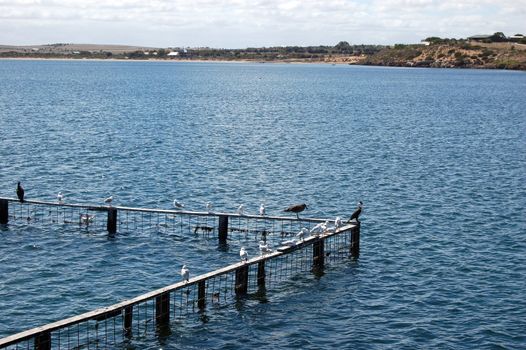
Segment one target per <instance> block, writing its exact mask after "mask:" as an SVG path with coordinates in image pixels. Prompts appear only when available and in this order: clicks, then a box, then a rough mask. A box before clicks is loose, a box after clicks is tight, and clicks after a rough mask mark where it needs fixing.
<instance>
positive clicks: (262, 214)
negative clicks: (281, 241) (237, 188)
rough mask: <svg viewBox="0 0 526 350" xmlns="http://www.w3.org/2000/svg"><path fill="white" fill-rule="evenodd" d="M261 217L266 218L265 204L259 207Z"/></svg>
mask: <svg viewBox="0 0 526 350" xmlns="http://www.w3.org/2000/svg"><path fill="white" fill-rule="evenodd" d="M259 215H261V216H265V204H263V203H261V204H260V205H259Z"/></svg>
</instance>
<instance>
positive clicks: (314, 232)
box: [174, 201, 363, 282]
mask: <svg viewBox="0 0 526 350" xmlns="http://www.w3.org/2000/svg"><path fill="white" fill-rule="evenodd" d="M174 203H175V201H174ZM261 208H263V212H261ZM305 208H307V205H306V204H295V205H292V206H290V207H289V208H287V209H285V211H291V212H295V213H296V214H298V213H300V212H302V211H303V210H305ZM362 208H363V202H362V201H360V202H358V207H357V208H356V210H355V211H354V213H353V214H352V215H351V218H350V219H349V220H348V221H347V223H350V222H352V221H353V220H355V222H358V223H359V220H358V217H359V216H360V214H361V212H362ZM240 209H244V206H243V205H241V206H240ZM264 210H265V207H264V206H263V204H261V207H260V215H265V212H264ZM238 213H239V210H238ZM239 214H240V215H242V213H239ZM343 225H344V223H343V220H342V218H341V217H339V216H338V217H336V219H335V220H334V225H331V224H330V221H329V220H326V221H325V222H320V223H319V224H317V225H315V226H314V227H313V228H312V229H311V230H309V229H308V228H306V227H303V228H302V229H301V230H300V231H299V232H298V233H297V234H296V236H295V237H294V238H293V239H291V240H285V241H282V242H281V247H287V248H288V247H294V246H295V245H297V244H299V243H302V242H303V241H304V240H305V237H306V236H307V235H311V236H315V237H318V236H319V235H320V234H322V233H334V232H335V231H336V229H338V228H340V227H342V226H343ZM258 248H259V254H260V255H266V254H270V253H272V252H273V249H272V247H271V246H270V244H269V243H268V242H266V241H259V247H258ZM239 258H240V259H241V261H242V262H243V263H246V262H248V252H247V249H246V248H245V247H241V249H240V250H239ZM181 278H182V280H183V281H185V282H188V280H189V279H190V270H189V269H188V266H186V264H185V265H183V267H182V268H181Z"/></svg>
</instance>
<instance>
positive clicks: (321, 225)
mask: <svg viewBox="0 0 526 350" xmlns="http://www.w3.org/2000/svg"><path fill="white" fill-rule="evenodd" d="M326 229H327V224H326V223H325V222H320V223H319V224H317V225H316V226H314V227H313V228H312V230H310V233H311V235H313V236H319V235H320V234H321V233H323V232H325V230H326Z"/></svg>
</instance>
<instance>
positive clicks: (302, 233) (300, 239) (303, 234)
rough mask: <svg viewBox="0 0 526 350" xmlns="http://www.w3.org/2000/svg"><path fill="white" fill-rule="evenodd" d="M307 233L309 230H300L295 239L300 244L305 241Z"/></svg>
mask: <svg viewBox="0 0 526 350" xmlns="http://www.w3.org/2000/svg"><path fill="white" fill-rule="evenodd" d="M307 233H309V230H308V229H307V228H306V227H304V228H302V229H301V230H300V232H298V234H297V235H296V238H297V239H298V240H299V241H300V242H303V241H304V240H305V234H307Z"/></svg>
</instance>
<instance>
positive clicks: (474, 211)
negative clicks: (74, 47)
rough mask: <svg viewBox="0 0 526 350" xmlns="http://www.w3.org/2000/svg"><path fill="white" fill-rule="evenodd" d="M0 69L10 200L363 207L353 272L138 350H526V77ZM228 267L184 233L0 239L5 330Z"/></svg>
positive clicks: (63, 65) (105, 67)
mask: <svg viewBox="0 0 526 350" xmlns="http://www.w3.org/2000/svg"><path fill="white" fill-rule="evenodd" d="M0 77H1V79H0V140H1V147H0V159H1V161H0V162H1V163H0V164H1V171H0V196H9V197H12V196H14V189H15V186H16V181H17V180H19V179H20V180H21V181H22V182H23V184H24V185H25V187H26V195H27V197H31V198H38V199H49V200H54V198H55V195H56V193H57V192H58V191H59V190H62V192H64V194H65V195H66V199H67V200H68V201H71V202H81V203H85V202H89V203H100V202H101V199H102V198H104V197H106V196H108V195H109V194H113V195H114V197H115V201H116V202H117V204H118V205H129V206H142V207H151V208H169V207H170V203H171V201H172V200H173V198H178V199H179V200H182V201H184V202H186V203H187V207H190V208H195V209H199V210H202V209H203V208H204V205H203V203H204V202H205V201H207V200H211V201H212V202H213V203H214V204H215V207H216V208H218V209H221V210H228V211H232V210H234V209H235V208H236V207H237V206H238V205H239V204H240V203H245V205H246V206H247V207H248V210H249V211H252V212H256V210H257V207H258V205H259V202H260V201H262V200H265V201H266V203H267V210H268V212H270V213H274V214H278V213H279V212H280V210H281V209H282V208H284V207H286V206H287V205H289V204H290V203H293V202H298V201H305V202H307V203H309V204H310V206H309V209H308V214H309V216H321V217H325V216H328V217H334V216H336V215H349V214H350V213H351V212H352V210H353V209H354V206H355V203H356V201H357V200H360V199H361V200H363V201H364V202H365V205H366V208H365V209H366V210H365V212H364V214H363V219H362V222H363V224H362V230H361V231H362V241H361V255H360V258H359V260H358V261H349V262H348V263H344V264H341V265H338V266H332V267H330V268H329V269H327V270H326V271H325V272H326V274H325V275H324V276H323V277H321V278H316V277H315V276H309V275H305V276H304V275H301V276H297V277H296V278H293V279H291V280H290V281H288V282H286V283H284V284H283V285H281V286H280V287H279V288H276V289H275V290H270V291H268V295H267V302H261V300H250V299H249V300H247V301H246V302H245V303H242V304H240V305H236V306H235V307H229V308H223V309H219V310H213V311H212V312H209V313H208V314H207V317H208V319H207V321H206V322H203V321H202V320H199V319H197V316H196V319H195V320H193V319H189V320H187V321H184V322H180V324H178V325H177V327H173V330H172V334H171V335H170V336H167V337H166V338H165V339H161V340H158V339H156V338H152V339H146V340H144V343H138V344H136V346H137V347H138V348H152V349H155V348H160V347H163V348H175V347H178V348H207V347H213V348H254V347H258V346H259V347H269V346H270V345H272V346H276V347H281V348H298V347H303V348H309V349H318V348H326V349H332V348H335V347H339V348H354V349H371V348H382V349H383V348H392V349H403V348H406V349H414V348H444V349H447V348H451V349H459V348H465V349H473V348H487V349H498V348H517V349H520V348H524V347H525V346H526V336H525V335H524V330H525V329H526V292H525V291H526V239H525V234H526V209H525V208H526V136H525V135H526V112H525V108H524V101H525V98H526V75H525V74H524V73H521V72H506V71H487V70H435V69H396V68H374V67H352V66H328V65H278V64H272V65H269V64H265V65H262V64H219V63H165V62H156V63H152V62H93V61H88V62H85V61H80V62H79V61H77V62H64V61H31V62H26V61H0ZM186 245H192V246H193V247H197V249H198V251H197V252H196V251H195V250H193V251H192V253H189V252H188V251H187V250H185V248H184V247H185V246H186ZM208 254H211V255H210V256H213V257H214V258H213V259H212V260H211V261H212V262H211V265H208V266H206V264H204V263H200V262H199V261H202V259H201V258H200V255H208ZM159 256H162V257H163V258H162V259H160V258H158V257H159ZM235 257H236V252H235V251H234V252H228V251H227V252H219V251H218V250H217V246H215V245H214V242H213V241H210V242H206V241H196V240H195V238H192V237H189V238H187V239H182V240H175V239H174V238H173V237H167V236H163V235H159V234H153V233H152V234H145V233H142V234H138V233H133V232H127V233H123V234H120V235H117V236H116V237H115V238H114V239H111V238H108V237H107V236H106V235H104V234H102V233H101V234H97V233H90V234H86V233H79V232H77V231H74V230H70V229H66V228H63V227H46V228H38V227H34V226H24V225H16V226H14V225H10V226H8V227H4V228H2V229H1V230H0V276H1V277H0V336H7V335H9V334H12V333H14V332H18V331H21V330H24V329H27V328H29V327H33V326H37V325H41V324H43V323H46V322H50V321H54V320H57V319H60V318H62V317H66V316H71V315H73V314H75V313H79V312H84V311H88V310H91V309H93V308H96V307H100V306H105V305H108V304H111V303H114V302H118V301H121V300H123V299H125V298H127V297H132V296H135V295H138V294H140V293H142V292H145V291H148V290H150V289H153V288H157V287H161V286H164V285H167V284H170V283H173V282H174V281H177V280H178V279H179V276H178V270H179V268H180V264H181V263H182V262H183V261H192V265H193V266H194V270H193V271H195V272H196V273H198V272H205V271H208V270H209V268H210V267H213V266H222V265H224V264H225V262H231V261H235Z"/></svg>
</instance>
